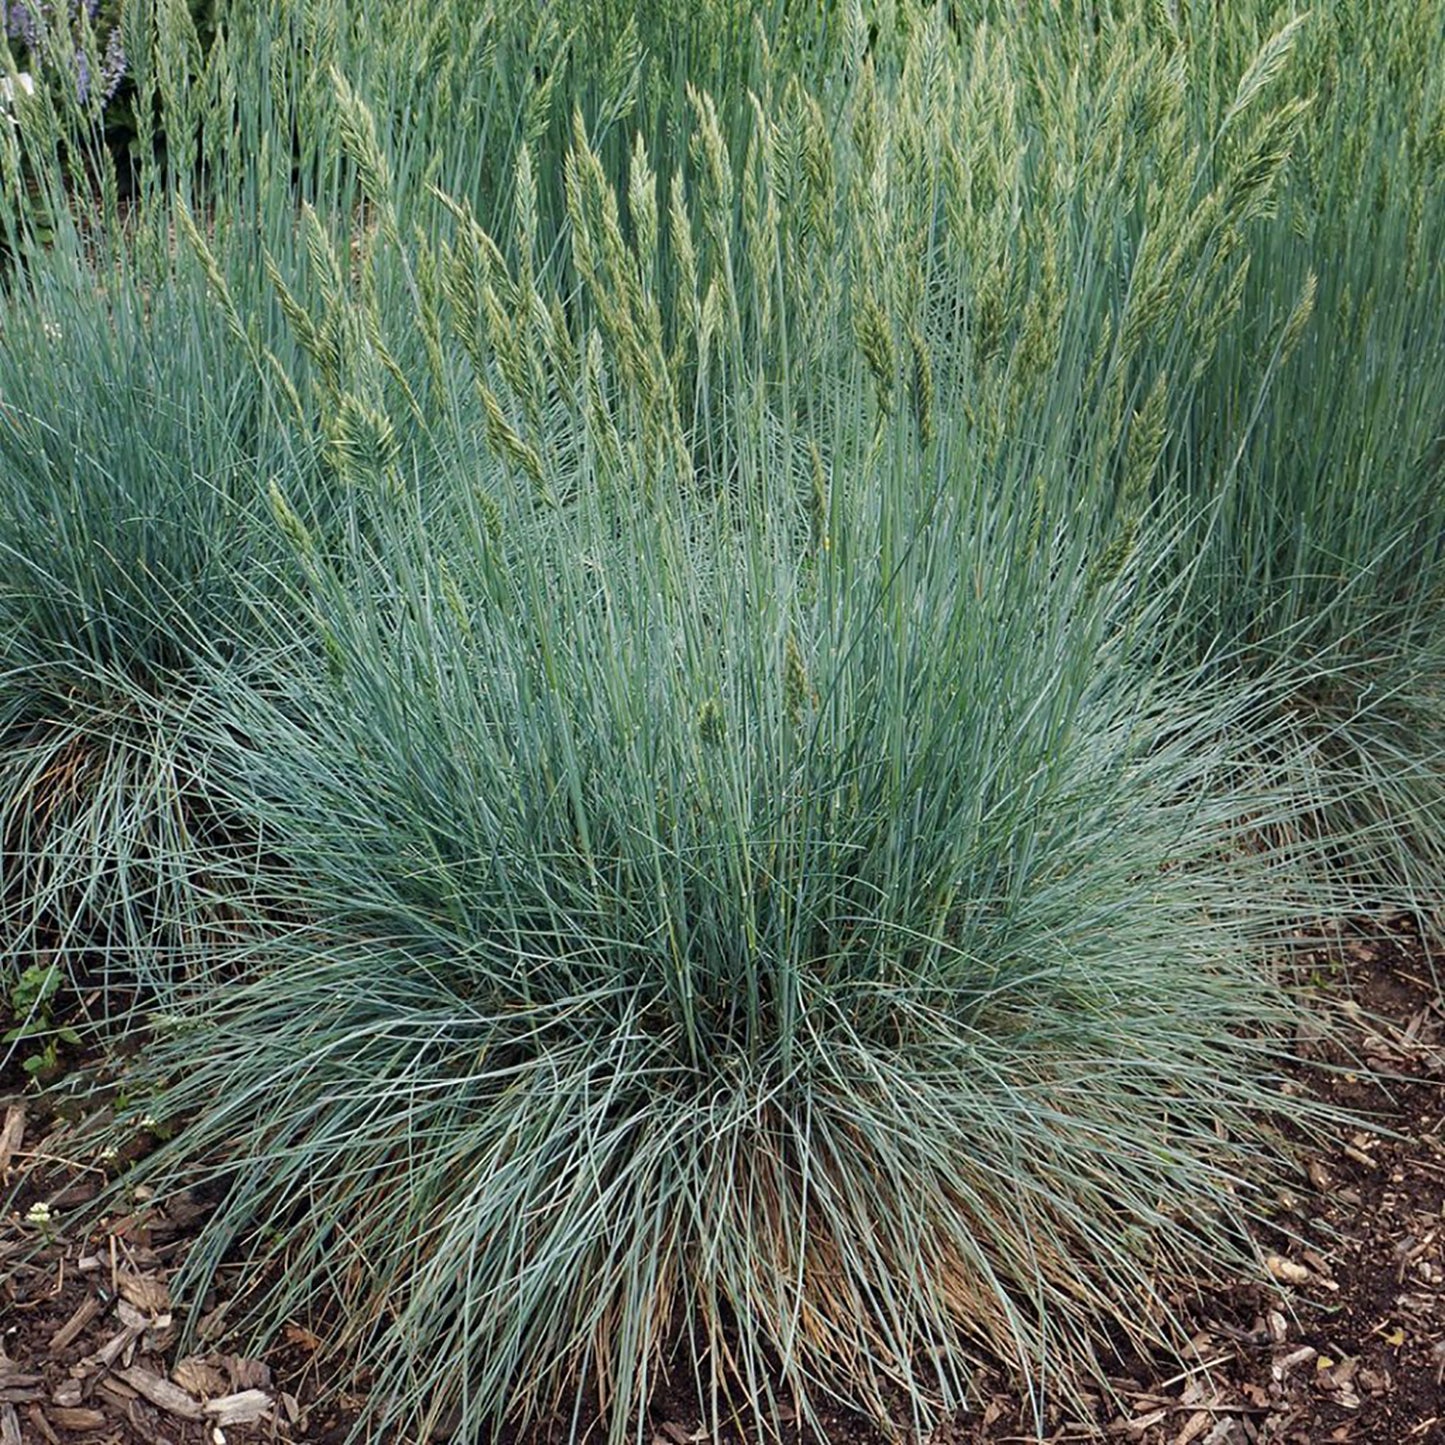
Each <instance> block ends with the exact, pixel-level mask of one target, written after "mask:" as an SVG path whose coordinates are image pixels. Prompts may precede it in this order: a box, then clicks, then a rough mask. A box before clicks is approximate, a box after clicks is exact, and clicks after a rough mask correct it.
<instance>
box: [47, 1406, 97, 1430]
mask: <svg viewBox="0 0 1445 1445" xmlns="http://www.w3.org/2000/svg"><path fill="white" fill-rule="evenodd" d="M50 1418H51V1419H52V1420H53V1421H54V1422H55V1423H56V1424H57V1425H59V1426H60V1428H61V1429H62V1430H104V1429H105V1427H106V1423H107V1421H106V1416H105V1411H104V1410H86V1409H70V1408H68V1407H66V1406H64V1405H52V1406H51V1407H50Z"/></svg>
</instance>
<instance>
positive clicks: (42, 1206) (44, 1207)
mask: <svg viewBox="0 0 1445 1445" xmlns="http://www.w3.org/2000/svg"><path fill="white" fill-rule="evenodd" d="M50 1218H51V1215H50V1206H49V1205H48V1204H47V1203H46V1202H45V1201H44V1200H43V1199H37V1200H36V1201H35V1203H34V1204H32V1205H31V1206H30V1208H29V1210H28V1211H27V1213H26V1215H25V1219H26V1222H27V1223H28V1224H39V1225H46V1224H49V1223H50Z"/></svg>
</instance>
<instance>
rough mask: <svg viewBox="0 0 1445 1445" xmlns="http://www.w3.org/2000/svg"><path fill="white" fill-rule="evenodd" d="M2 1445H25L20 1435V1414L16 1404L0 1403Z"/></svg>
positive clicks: (0, 1439)
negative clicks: (16, 1410)
mask: <svg viewBox="0 0 1445 1445" xmlns="http://www.w3.org/2000/svg"><path fill="white" fill-rule="evenodd" d="M0 1445H25V1442H24V1440H22V1439H21V1437H20V1416H19V1415H17V1414H16V1413H15V1406H14V1405H0Z"/></svg>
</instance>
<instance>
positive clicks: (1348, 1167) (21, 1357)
mask: <svg viewBox="0 0 1445 1445" xmlns="http://www.w3.org/2000/svg"><path fill="white" fill-rule="evenodd" d="M1437 962H1438V964H1439V965H1440V966H1441V967H1445V959H1440V960H1438V961H1437ZM1431 963H1432V961H1431V959H1430V957H1429V955H1428V953H1427V951H1426V950H1425V948H1424V947H1423V945H1422V944H1421V943H1420V941H1419V939H1418V937H1417V936H1416V935H1415V934H1414V933H1413V931H1412V930H1411V929H1410V928H1409V927H1408V925H1406V924H1404V923H1401V924H1399V925H1397V926H1395V927H1394V928H1393V929H1392V930H1391V931H1390V932H1389V933H1387V934H1386V935H1385V936H1383V937H1381V936H1379V935H1378V934H1376V935H1374V936H1372V937H1370V938H1369V939H1368V941H1361V942H1357V943H1354V944H1352V945H1349V946H1348V947H1346V948H1345V949H1344V950H1343V952H1342V954H1340V955H1339V956H1337V957H1335V958H1333V959H1329V960H1321V964H1322V967H1323V968H1325V969H1326V970H1327V971H1328V972H1329V974H1330V981H1329V983H1328V987H1329V988H1330V990H1331V991H1332V992H1333V993H1334V994H1336V995H1337V996H1338V998H1339V999H1340V1001H1341V1007H1342V1010H1343V1012H1344V1014H1345V1016H1346V1018H1347V1020H1348V1037H1347V1040H1346V1042H1347V1046H1348V1048H1349V1050H1350V1053H1349V1055H1346V1054H1344V1053H1341V1052H1339V1050H1338V1049H1335V1048H1334V1047H1333V1046H1330V1054H1331V1057H1330V1062H1332V1063H1335V1064H1336V1065H1338V1066H1340V1072H1338V1073H1335V1074H1333V1075H1329V1076H1321V1075H1319V1074H1317V1073H1314V1072H1310V1073H1309V1074H1307V1075H1302V1077H1301V1081H1300V1084H1299V1087H1300V1088H1301V1089H1304V1088H1308V1089H1310V1090H1311V1091H1312V1092H1314V1093H1316V1094H1320V1093H1323V1094H1325V1095H1326V1096H1327V1097H1331V1098H1333V1099H1334V1100H1335V1101H1336V1102H1339V1103H1341V1104H1344V1105H1348V1106H1349V1107H1350V1108H1352V1109H1354V1110H1356V1111H1360V1112H1362V1113H1366V1114H1368V1115H1369V1117H1370V1118H1371V1119H1372V1120H1373V1121H1375V1127H1374V1128H1373V1129H1372V1130H1371V1131H1355V1130H1351V1131H1348V1132H1346V1133H1343V1134H1341V1135H1340V1136H1339V1137H1337V1138H1333V1139H1331V1140H1329V1141H1328V1142H1327V1144H1326V1145H1324V1146H1316V1147H1314V1148H1312V1149H1310V1150H1309V1151H1308V1152H1307V1154H1306V1162H1307V1166H1308V1180H1307V1181H1305V1180H1301V1183H1300V1188H1299V1190H1298V1193H1297V1194H1292V1195H1290V1196H1289V1197H1287V1198H1285V1199H1283V1200H1282V1201H1281V1205H1282V1212H1281V1214H1280V1216H1279V1218H1278V1220H1277V1222H1276V1226H1275V1227H1274V1228H1273V1229H1272V1230H1271V1233H1270V1237H1267V1238H1266V1237H1261V1238H1259V1240H1258V1241H1257V1242H1258V1244H1259V1247H1260V1251H1261V1255H1262V1257H1263V1258H1264V1259H1265V1261H1266V1264H1267V1268H1268V1271H1269V1274H1268V1275H1267V1276H1262V1277H1261V1278H1258V1279H1240V1280H1238V1281H1237V1282H1235V1283H1234V1284H1233V1285H1232V1286H1231V1287H1230V1288H1228V1289H1225V1290H1220V1289H1217V1288H1216V1289H1203V1288H1201V1289H1200V1290H1199V1291H1198V1292H1197V1294H1196V1295H1195V1296H1194V1297H1193V1298H1191V1299H1187V1300H1180V1301H1179V1307H1180V1309H1181V1310H1183V1311H1185V1312H1186V1314H1187V1318H1188V1319H1189V1320H1190V1321H1191V1324H1192V1327H1193V1328H1194V1329H1195V1334H1194V1337H1193V1340H1192V1343H1191V1346H1190V1350H1189V1354H1188V1358H1187V1359H1186V1360H1185V1361H1184V1362H1183V1363H1182V1364H1181V1362H1180V1361H1179V1360H1177V1359H1171V1360H1161V1361H1148V1360H1137V1359H1135V1360H1124V1359H1120V1360H1118V1361H1117V1362H1116V1368H1115V1369H1113V1370H1111V1372H1110V1374H1111V1381H1110V1382H1111V1386H1112V1393H1111V1394H1110V1395H1109V1396H1107V1397H1106V1396H1105V1395H1104V1394H1102V1393H1101V1394H1100V1395H1099V1396H1098V1397H1097V1398H1093V1399H1092V1402H1091V1405H1090V1408H1089V1409H1088V1410H1087V1411H1085V1412H1082V1413H1080V1412H1078V1411H1075V1412H1071V1413H1055V1414H1053V1415H1046V1417H1045V1418H1044V1420H1043V1421H1042V1427H1043V1428H1042V1432H1041V1431H1040V1429H1039V1422H1037V1421H1036V1420H1035V1417H1034V1414H1033V1412H1032V1411H1031V1410H1029V1409H1026V1408H1025V1407H1024V1406H1023V1405H1022V1403H1021V1401H1020V1399H1019V1397H1018V1395H1017V1394H1016V1393H1014V1392H1013V1391H1011V1389H1010V1388H1009V1385H1008V1382H1007V1378H1006V1376H1005V1375H1004V1374H1003V1373H1002V1372H1001V1373H1000V1374H999V1375H998V1377H997V1379H996V1380H994V1381H991V1382H990V1381H987V1380H986V1381H984V1382H983V1384H984V1392H983V1393H984V1398H985V1399H987V1401H988V1403H987V1405H986V1406H985V1407H984V1408H983V1409H981V1410H978V1411H975V1412H973V1413H968V1414H963V1415H960V1416H958V1417H957V1418H955V1419H953V1420H951V1421H948V1422H947V1423H946V1424H945V1425H944V1426H942V1427H940V1429H939V1430H937V1431H936V1432H935V1434H934V1437H933V1441H932V1442H931V1445H1005V1442H1007V1445H1043V1442H1049V1445H1053V1442H1065V1441H1084V1440H1118V1441H1126V1442H1138V1445H1258V1442H1265V1445H1326V1442H1348V1445H1433V1442H1442V1445H1445V1004H1442V997H1441V993H1440V990H1439V988H1438V986H1437V984H1436V982H1435V980H1434V975H1433V971H1432V967H1431ZM5 1027H6V1021H5V1019H4V1016H3V1010H0V1032H3V1031H4V1028H5ZM1304 1047H1305V1048H1306V1049H1310V1048H1314V1049H1318V1050H1321V1051H1324V1050H1325V1049H1326V1046H1325V1045H1323V1044H1318V1043H1314V1044H1312V1043H1310V1042H1309V1041H1305V1043H1304ZM77 1072H78V1071H77ZM23 1085H24V1077H23V1075H21V1074H20V1073H19V1072H18V1070H16V1069H15V1068H14V1065H13V1063H12V1065H11V1068H10V1071H9V1072H8V1073H7V1074H5V1075H0V1203H3V1206H4V1208H3V1214H0V1445H225V1442H234V1445H248V1442H260V1441H296V1442H310V1445H340V1442H341V1441H342V1440H343V1439H344V1438H345V1436H346V1435H347V1433H348V1431H349V1429H350V1427H351V1426H352V1425H353V1424H354V1423H355V1421H356V1420H358V1419H359V1418H361V1417H362V1414H363V1412H364V1407H365V1399H364V1396H363V1395H359V1394H357V1393H353V1392H352V1391H351V1390H349V1389H348V1388H345V1387H343V1386H341V1385H339V1384H338V1383H337V1382H335V1381H334V1380H328V1379H327V1378H325V1377H324V1376H322V1375H321V1374H320V1373H319V1372H318V1369H317V1367H316V1363H315V1361H316V1358H318V1356H319V1353H320V1352H321V1346H322V1345H323V1343H324V1341H323V1340H322V1339H321V1338H320V1336H319V1335H318V1334H317V1333H315V1332H314V1331H317V1330H321V1329H323V1328H324V1326H322V1325H321V1324H319V1323H318V1322H316V1321H299V1320H298V1321H295V1322H293V1323H292V1324H290V1325H288V1326H287V1328H286V1329H285V1331H284V1332H283V1334H282V1336H281V1337H280V1338H278V1339H276V1340H273V1341H271V1342H270V1343H269V1345H268V1346H267V1347H266V1348H265V1349H264V1350H261V1351H259V1352H255V1353H252V1354H249V1355H248V1354H244V1353H238V1352H236V1350H235V1349H234V1348H233V1342H232V1341H230V1340H229V1339H228V1336H227V1332H226V1322H225V1317H224V1316H225V1308H224V1307H225V1300H224V1298H222V1297H221V1296H220V1295H213V1296H212V1297H208V1298H206V1299H203V1300H186V1299H174V1298H172V1296H171V1292H170V1281H171V1279H172V1277H173V1275H174V1272H175V1269H176V1267H177V1265H178V1263H179V1262H180V1261H181V1259H182V1258H183V1257H184V1255H185V1252H186V1250H187V1249H188V1248H189V1247H190V1246H191V1243H192V1240H193V1236H194V1233H195V1230H196V1227H197V1224H198V1222H199V1221H200V1220H201V1219H203V1218H204V1216H205V1213H206V1209H207V1202H206V1201H205V1200H204V1199H202V1198H189V1199H181V1200H176V1201H173V1202H171V1203H169V1204H168V1205H167V1206H166V1207H165V1208H164V1209H162V1208H157V1207H156V1206H155V1204H154V1202H153V1201H152V1202H147V1201H145V1200H139V1201H137V1205H136V1208H135V1210H134V1211H133V1212H132V1213H130V1214H127V1215H124V1216H118V1217H107V1218H105V1219H104V1220H103V1221H102V1222H101V1224H100V1225H99V1226H98V1227H96V1228H94V1229H90V1230H83V1229H77V1228H74V1227H72V1225H71V1223H70V1220H71V1219H72V1217H73V1216H74V1215H75V1212H76V1211H77V1210H78V1209H80V1208H81V1206H83V1205H85V1204H86V1203H87V1202H88V1201H89V1200H91V1199H93V1198H94V1197H95V1195H96V1193H97V1192H98V1190H99V1188H100V1187H101V1185H102V1183H103V1181H104V1179H105V1177H106V1175H107V1172H108V1171H109V1172H113V1171H114V1170H115V1169H117V1168H118V1167H121V1166H123V1164H124V1162H125V1161H124V1160H123V1159H119V1160H96V1159H93V1158H89V1157H87V1156H86V1154H85V1152H84V1150H83V1148H82V1146H81V1144H80V1140H81V1138H82V1134H83V1123H84V1121H83V1120H77V1119H75V1118H73V1117H71V1118H67V1117H66V1116H67V1114H68V1113H69V1112H70V1111H69V1110H67V1109H65V1108H64V1107H63V1106H62V1105H61V1104H60V1103H58V1102H57V1099H58V1098H60V1097H63V1095H57V1096H52V1095H49V1094H38V1093H36V1092H35V1091H34V1090H26V1089H25V1088H24V1087H23ZM135 1147H136V1148H137V1149H144V1148H146V1147H147V1141H146V1140H144V1139H141V1140H140V1141H137V1144H136V1146H135ZM231 1285H232V1287H238V1286H239V1280H237V1279H234V1278H232V1280H231ZM183 1316H188V1317H192V1318H197V1319H198V1320H199V1325H198V1333H199V1336H200V1338H201V1339H202V1340H203V1341H205V1342H206V1343H205V1344H203V1345H202V1346H201V1347H200V1349H199V1350H198V1351H193V1352H192V1353H191V1354H190V1355H188V1356H186V1357H182V1356H181V1353H180V1349H179V1344H178V1341H179V1330H178V1328H177V1324H178V1321H179V1320H180V1319H181V1318H182V1317H183ZM703 1414H704V1412H703V1409H702V1408H701V1406H700V1404H699V1402H698V1401H697V1400H696V1399H695V1398H694V1397H693V1396H692V1395H691V1394H690V1393H689V1392H688V1391H687V1390H686V1389H675V1390H670V1389H667V1388H664V1389H663V1390H662V1391H661V1392H660V1393H659V1394H658V1396H657V1397H656V1399H655V1401H654V1407H653V1413H652V1435H653V1445H701V1442H704V1441H707V1439H708V1437H707V1435H706V1434H705V1432H702V1431H701V1430H700V1428H699V1422H700V1421H701V1420H702V1418H703ZM827 1423H828V1429H827V1437H828V1438H827V1445H881V1441H880V1438H879V1436H878V1434H877V1432H876V1431H875V1430H873V1429H872V1428H871V1427H870V1426H869V1425H868V1424H867V1423H866V1422H865V1421H863V1420H860V1419H855V1418H850V1417H847V1416H844V1415H838V1416H837V1417H835V1418H834V1419H832V1420H830V1421H828V1422H827ZM781 1433H782V1436H783V1442H782V1445H804V1442H800V1441H799V1440H798V1439H797V1436H798V1432H797V1430H796V1429H795V1428H794V1427H792V1426H790V1425H787V1424H784V1425H783V1426H782V1427H781ZM790 1437H791V1438H790ZM565 1438H566V1429H565V1427H564V1426H563V1425H562V1424H561V1423H560V1422H559V1424H558V1426H557V1427H556V1428H554V1429H552V1430H543V1431H539V1432H537V1435H536V1438H535V1439H533V1440H530V1441H527V1440H523V1441H507V1442H499V1445H552V1442H554V1441H559V1440H564V1439H565ZM709 1445H724V1442H709Z"/></svg>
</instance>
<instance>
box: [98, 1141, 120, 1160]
mask: <svg viewBox="0 0 1445 1445" xmlns="http://www.w3.org/2000/svg"><path fill="white" fill-rule="evenodd" d="M119 1157H120V1150H119V1149H117V1148H116V1147H115V1145H114V1144H107V1145H106V1146H105V1148H104V1149H102V1150H101V1151H100V1162H101V1163H102V1164H114V1163H115V1161H116V1160H117V1159H118V1158H119Z"/></svg>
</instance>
